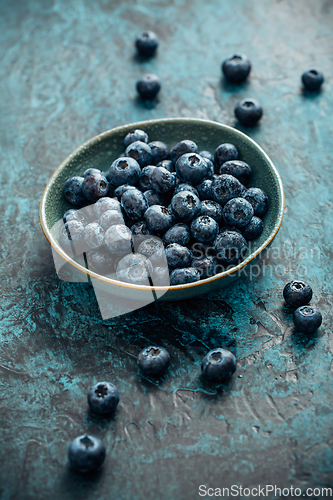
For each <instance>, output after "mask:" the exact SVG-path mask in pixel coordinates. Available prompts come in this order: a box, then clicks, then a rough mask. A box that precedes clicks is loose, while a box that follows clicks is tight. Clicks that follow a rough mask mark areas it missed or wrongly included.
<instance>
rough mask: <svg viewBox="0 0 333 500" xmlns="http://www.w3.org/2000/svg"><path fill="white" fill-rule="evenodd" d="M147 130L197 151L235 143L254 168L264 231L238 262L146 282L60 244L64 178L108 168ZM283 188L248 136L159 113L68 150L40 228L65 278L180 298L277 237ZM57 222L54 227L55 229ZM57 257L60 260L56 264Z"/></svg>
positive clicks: (224, 281) (198, 291)
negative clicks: (199, 275)
mask: <svg viewBox="0 0 333 500" xmlns="http://www.w3.org/2000/svg"><path fill="white" fill-rule="evenodd" d="M135 128H140V129H143V130H145V131H146V132H147V133H148V135H149V140H150V141H157V140H160V141H164V142H165V143H166V144H167V145H168V146H169V147H170V148H172V147H173V146H174V145H175V144H177V143H178V142H179V141H181V140H183V139H191V140H193V141H195V142H196V143H197V144H198V147H199V151H201V150H208V151H211V152H214V151H215V149H216V148H217V146H218V145H219V144H221V143H224V142H229V143H232V144H234V145H235V146H236V147H237V149H238V151H239V159H240V160H243V161H246V163H248V164H249V165H250V166H251V168H252V179H251V183H250V185H251V186H255V187H260V188H262V189H263V190H264V191H265V192H266V194H267V195H268V198H269V210H268V212H267V214H266V215H265V218H264V230H263V233H262V234H261V236H260V237H259V238H257V239H256V240H254V241H252V242H251V247H250V251H248V253H247V255H246V258H245V259H244V260H243V261H242V262H241V263H240V264H238V265H237V266H233V267H232V268H229V269H228V270H226V271H224V272H222V273H220V274H217V275H215V276H213V277H211V278H207V279H205V280H201V281H199V282H196V283H190V284H187V285H177V286H170V287H154V288H151V287H148V286H143V285H131V284H128V283H122V282H119V281H117V280H115V279H111V278H108V277H105V276H101V275H99V274H97V273H94V272H92V271H91V270H88V269H87V268H86V267H85V263H84V261H83V260H82V261H78V260H74V259H73V258H71V257H70V256H68V255H67V254H66V253H65V252H64V250H63V249H62V248H61V247H60V245H59V243H58V232H59V225H58V226H57V222H58V221H59V220H61V219H62V216H63V214H64V213H65V211H66V210H69V209H70V208H73V207H72V206H70V204H69V203H68V202H67V201H66V200H65V198H64V196H63V187H64V184H65V182H66V180H67V179H68V178H69V177H72V176H74V175H82V174H83V172H84V171H85V170H86V169H87V168H90V167H94V168H99V169H101V170H103V171H104V172H107V171H108V170H109V167H110V165H111V163H112V162H113V161H114V160H115V159H116V158H117V157H118V156H119V155H120V154H121V153H123V151H124V145H123V141H124V137H125V135H126V134H127V133H128V132H129V131H131V130H133V129H135ZM283 213H284V193H283V186H282V181H281V178H280V175H279V173H278V171H277V170H276V168H275V166H274V165H273V163H272V161H271V160H270V159H269V157H268V156H267V155H266V153H265V152H264V151H263V150H262V149H261V147H260V146H258V144H256V143H255V142H254V141H253V140H252V139H250V138H249V137H248V136H246V135H245V134H243V133H242V132H239V131H238V130H236V129H234V128H231V127H228V126H226V125H222V124H220V123H217V122H212V121H209V120H199V119H196V118H163V119H159V120H150V121H146V122H138V123H131V124H129V125H124V126H121V127H117V128H114V129H112V130H108V131H107V132H104V133H102V134H100V135H98V136H96V137H93V138H92V139H90V140H89V141H87V142H86V143H84V144H83V145H82V146H80V147H79V148H77V149H76V150H75V151H74V152H73V153H72V154H70V155H69V156H68V157H67V158H66V160H65V161H64V162H63V163H62V164H61V165H60V166H59V167H58V168H57V170H56V171H55V172H54V174H53V175H52V177H51V179H50V180H49V182H48V184H47V186H46V188H45V191H44V193H43V196H42V199H41V202H40V209H39V218H40V224H41V226H42V230H43V232H44V234H45V236H46V238H47V240H48V241H49V243H50V244H51V247H52V251H53V256H54V260H55V264H56V267H57V270H58V269H60V268H61V273H60V272H59V271H58V276H59V277H60V278H62V279H65V280H67V281H73V282H75V281H78V282H80V281H81V282H82V281H90V282H92V283H93V285H94V286H95V285H98V286H99V287H100V288H101V290H104V291H105V292H106V293H108V294H111V295H112V296H116V297H118V298H119V297H123V298H126V299H129V300H130V299H133V300H142V301H146V302H147V303H148V302H150V301H151V300H149V297H150V296H151V295H152V293H153V296H154V299H155V300H157V299H158V300H179V299H188V298H191V297H195V296H197V295H202V294H205V293H208V292H211V291H212V290H215V289H217V288H219V287H222V286H225V285H228V284H230V283H231V282H232V281H233V280H235V279H236V278H237V277H239V276H241V275H242V273H243V274H245V273H247V272H249V271H250V266H251V265H253V263H254V262H255V261H256V259H258V257H259V256H260V254H261V252H262V251H263V250H265V249H266V248H267V246H268V245H269V244H270V243H271V242H272V240H273V239H274V237H275V236H276V234H277V232H278V230H279V228H280V226H281V223H282V219H283ZM57 227H58V230H57V229H56V228H57ZM59 262H61V265H59Z"/></svg>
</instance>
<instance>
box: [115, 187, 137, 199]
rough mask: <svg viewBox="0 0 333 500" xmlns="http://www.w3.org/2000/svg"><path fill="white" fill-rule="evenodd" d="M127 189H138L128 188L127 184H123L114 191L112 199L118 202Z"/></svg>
mask: <svg viewBox="0 0 333 500" xmlns="http://www.w3.org/2000/svg"><path fill="white" fill-rule="evenodd" d="M127 189H138V188H137V187H135V186H130V185H129V184H123V185H122V186H119V187H117V189H115V190H114V193H113V195H114V197H115V198H117V199H118V201H120V200H121V197H122V195H123V194H124V193H125V191H127Z"/></svg>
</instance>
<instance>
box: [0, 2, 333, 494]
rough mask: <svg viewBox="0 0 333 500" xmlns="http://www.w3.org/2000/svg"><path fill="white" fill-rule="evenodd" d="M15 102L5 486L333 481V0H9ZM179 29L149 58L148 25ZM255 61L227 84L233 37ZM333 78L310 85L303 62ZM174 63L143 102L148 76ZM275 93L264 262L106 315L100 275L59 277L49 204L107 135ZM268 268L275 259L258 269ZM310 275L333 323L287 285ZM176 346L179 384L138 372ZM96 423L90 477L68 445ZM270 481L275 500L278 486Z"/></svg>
mask: <svg viewBox="0 0 333 500" xmlns="http://www.w3.org/2000/svg"><path fill="white" fill-rule="evenodd" d="M0 6H1V13H2V16H1V19H0V59H1V65H0V95H1V96H2V99H1V103H0V116H1V119H0V120H1V121H0V125H1V134H0V156H1V181H2V182H1V186H2V195H1V199H0V204H1V205H0V209H1V217H2V232H1V254H0V276H1V297H2V300H1V304H0V339H1V347H0V372H1V380H0V387H1V407H0V412H1V424H2V425H1V427H2V433H1V444H2V445H1V448H0V461H1V480H0V497H1V500H8V499H10V500H12V499H15V500H37V499H38V500H39V499H41V500H44V499H46V498H47V499H51V500H53V499H55V500H56V499H59V498H61V499H65V500H74V499H76V498H82V499H92V500H108V499H110V498H116V499H117V500H127V499H131V500H132V499H135V500H137V499H138V500H141V499H142V500H143V499H144V500H150V499H151V500H153V499H154V500H155V499H162V500H164V499H171V498H172V499H175V500H178V499H181V500H183V499H186V500H187V499H191V498H199V494H198V492H199V485H206V486H207V487H213V488H215V487H216V488H217V487H220V488H222V487H229V488H230V486H231V485H236V484H237V485H242V486H243V487H256V486H257V485H259V484H260V485H261V486H263V485H265V484H272V485H276V486H278V487H281V488H282V487H290V486H291V485H292V486H294V487H299V488H301V490H302V492H304V493H305V492H306V489H307V488H308V487H311V488H314V487H320V488H321V487H329V486H330V487H332V486H333V484H332V483H333V452H332V445H333V435H332V401H333V384H332V359H333V343H332V338H331V337H332V296H333V289H332V288H333V287H332V255H333V254H332V185H333V170H332V162H333V146H332V145H333V142H332V137H333V122H332V99H333V98H332V95H333V88H332V67H333V55H332V50H331V48H332V46H333V32H332V21H333V5H332V2H331V1H329V0H317V1H316V2H312V1H310V0H302V1H301V0H295V1H292V0H280V1H278V0H277V1H273V0H248V1H245V0H236V1H233V2H232V1H229V0H228V1H225V2H220V1H218V0H211V1H210V2H206V3H203V2H202V1H199V0H173V1H172V2H166V1H164V0H151V1H149V0H146V1H142V0H138V1H136V2H135V3H134V2H130V1H129V0H123V1H120V0H119V1H118V0H116V1H112V2H111V1H109V2H108V1H107V0H97V1H96V2H89V1H88V0H69V1H66V2H65V1H64V0H58V1H57V0H45V1H41V0H27V1H25V2H23V1H22V0H17V1H15V2H10V1H6V0H2V1H1V2H0ZM143 29H153V30H155V31H156V32H157V33H158V35H159V37H160V47H159V49H158V53H157V55H156V57H154V58H153V59H152V60H150V61H142V60H141V59H140V58H138V57H136V55H135V52H134V47H133V43H134V39H135V37H136V35H137V34H138V33H139V32H140V31H141V30H143ZM235 51H240V52H243V53H245V54H246V55H247V56H248V57H249V58H250V60H251V62H252V72H251V74H250V78H249V80H248V81H247V82H246V83H245V84H242V85H241V86H240V87H235V86H232V85H229V84H225V83H224V82H221V70H220V64H221V61H222V59H224V58H225V57H227V56H228V55H229V54H230V53H233V52H235ZM311 67H316V68H318V69H319V70H320V71H322V72H323V74H324V75H325V77H326V81H325V83H324V85H323V88H322V91H321V92H320V93H319V94H314V95H311V94H308V93H304V92H303V91H302V89H301V84H300V77H301V74H302V73H303V72H304V71H305V70H306V69H308V68H311ZM148 71H149V72H154V73H156V74H158V75H159V76H160V78H161V79H162V84H163V87H162V90H161V92H160V94H159V96H158V100H157V101H156V102H153V103H151V104H147V103H142V102H141V101H140V100H139V99H138V98H137V96H136V93H135V82H136V80H137V79H138V77H139V76H140V75H141V74H143V73H145V72H148ZM245 97H253V98H255V99H257V100H258V101H259V102H260V103H261V104H262V106H263V108H264V116H263V118H262V120H261V123H260V125H258V126H257V127H256V128H254V129H252V130H251V129H243V128H241V130H243V131H245V133H247V134H248V135H250V136H251V137H252V138H253V139H254V140H256V141H257V142H258V143H259V144H260V146H261V147H262V148H263V149H264V150H265V151H266V152H267V154H268V155H269V156H270V157H271V158H272V160H273V162H274V163H275V165H276V166H277V168H278V170H279V172H280V174H281V176H282V180H283V183H284V187H285V194H286V214H285V218H284V222H283V225H282V228H281V230H280V232H279V234H278V236H277V237H276V239H275V240H274V246H272V247H271V249H270V250H269V252H268V254H266V255H265V258H264V260H262V261H261V262H260V276H258V278H256V279H253V280H251V279H250V278H249V277H246V276H245V277H244V278H243V279H242V280H239V281H238V282H237V283H235V284H234V285H233V286H230V287H229V288H226V289H223V290H221V291H220V292H215V293H214V294H211V295H208V296H206V297H204V298H200V299H198V298H196V299H192V300H189V301H185V302H179V303H158V304H151V305H149V306H147V307H146V308H145V309H143V310H140V311H139V312H135V313H133V314H132V315H131V314H129V315H127V316H124V317H121V318H119V319H112V320H108V321H103V320H102V319H101V317H100V314H99V310H98V305H97V302H96V299H95V297H94V292H93V289H92V288H91V287H89V285H88V284H72V283H66V282H62V281H59V280H58V278H57V276H56V273H55V270H54V265H53V260H52V255H51V250H50V247H49V244H48V243H47V241H46V240H45V238H44V235H43V233H42V231H41V229H40V225H39V221H38V204H39V200H40V198H41V196H42V192H43V189H44V187H45V184H46V182H47V181H48V179H49V178H50V176H51V174H52V172H53V171H54V170H55V169H56V168H57V166H58V165H59V164H60V163H61V162H62V161H63V160H64V158H65V157H66V156H67V155H68V154H69V153H70V152H71V151H73V150H74V149H75V148H76V147H77V146H79V145H80V144H82V143H83V142H84V141H86V140H88V139H89V138H91V137H92V136H94V135H96V134H98V133H101V132H103V131H104V130H107V129H110V128H112V127H115V126H118V125H122V124H125V123H130V122H135V121H139V120H146V119H153V118H162V117H172V116H192V117H199V118H208V119H212V120H216V121H219V122H222V123H226V124H227V125H231V126H237V124H236V121H235V119H234V116H233V109H234V106H235V104H236V102H237V101H238V100H240V99H242V98H245ZM258 272H259V268H258ZM297 276H298V277H301V276H303V277H304V278H305V279H306V280H307V281H309V283H310V284H311V285H312V287H313V290H314V298H313V300H312V302H313V303H314V304H315V305H318V306H319V307H320V308H321V311H322V314H323V324H322V326H321V328H320V329H319V330H318V332H317V333H316V334H315V335H313V336H311V337H304V336H302V335H300V334H299V333H297V332H295V331H294V330H293V323H292V312H291V310H290V309H288V308H287V307H285V305H284V302H283V299H282V289H283V286H284V284H285V283H286V282H287V281H288V280H289V279H291V278H293V277H297ZM153 342H156V343H159V344H161V345H163V346H164V347H166V348H167V349H168V350H169V352H170V354H171V356H172V359H171V365H170V369H169V372H168V374H167V375H166V376H165V377H164V379H163V380H161V381H160V382H159V383H157V382H156V381H152V380H147V379H144V378H142V377H141V376H140V375H138V373H137V367H136V356H137V354H138V352H139V351H140V350H141V349H142V348H143V347H145V346H146V345H148V344H150V343H153ZM217 346H222V347H226V348H229V349H230V350H231V351H232V352H233V353H234V354H235V355H236V357H237V359H238V369H237V371H236V373H235V375H234V376H233V378H232V380H231V381H230V382H229V383H228V384H225V385H221V386H219V387H218V388H215V387H214V386H207V385H205V384H204V382H203V381H202V380H201V377H200V361H201V359H202V358H203V356H204V355H205V354H206V353H207V352H208V350H209V349H211V348H214V347H217ZM105 379H107V380H110V381H111V382H113V383H115V384H116V385H117V386H118V388H119V392H120V397H121V400H120V403H119V406H118V409H117V412H116V414H115V416H114V417H113V418H110V419H105V418H101V417H96V416H93V415H92V414H90V413H89V412H88V405H87V401H86V394H87V391H88V388H89V387H90V386H91V385H93V384H94V383H95V382H97V381H99V380H105ZM83 432H88V433H91V434H94V435H96V436H97V437H99V438H101V439H102V440H103V442H104V443H105V445H106V448H107V458H106V461H105V464H104V466H103V469H102V470H101V472H100V473H99V474H97V476H94V477H84V478H82V477H79V476H77V475H75V474H73V473H72V472H71V471H70V470H69V469H68V462H67V447H68V444H69V443H70V441H71V440H72V439H73V438H74V437H76V436H77V435H80V434H82V433H83ZM267 498H274V495H273V494H271V496H270V497H269V496H268V497H267Z"/></svg>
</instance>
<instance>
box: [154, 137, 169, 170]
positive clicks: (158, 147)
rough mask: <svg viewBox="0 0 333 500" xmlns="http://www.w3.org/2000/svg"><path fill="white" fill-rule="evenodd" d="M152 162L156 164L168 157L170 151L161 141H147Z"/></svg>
mask: <svg viewBox="0 0 333 500" xmlns="http://www.w3.org/2000/svg"><path fill="white" fill-rule="evenodd" d="M149 146H150V149H151V154H152V157H153V163H155V164H157V163H159V162H161V161H164V160H167V159H168V158H169V155H170V152H169V148H168V146H167V145H166V144H165V143H164V142H161V141H153V142H150V143H149Z"/></svg>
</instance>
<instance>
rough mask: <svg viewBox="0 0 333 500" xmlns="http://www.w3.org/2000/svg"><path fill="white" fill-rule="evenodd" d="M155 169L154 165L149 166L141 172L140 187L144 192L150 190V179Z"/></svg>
mask: <svg viewBox="0 0 333 500" xmlns="http://www.w3.org/2000/svg"><path fill="white" fill-rule="evenodd" d="M155 168H156V167H155V166H154V165H147V166H146V167H144V168H143V169H142V170H141V174H140V180H139V185H140V189H142V191H147V190H148V189H150V178H151V174H152V173H153V171H154V170H155Z"/></svg>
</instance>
